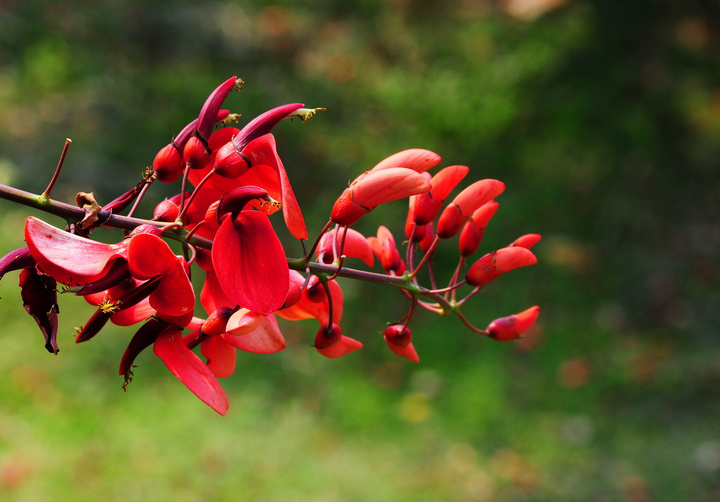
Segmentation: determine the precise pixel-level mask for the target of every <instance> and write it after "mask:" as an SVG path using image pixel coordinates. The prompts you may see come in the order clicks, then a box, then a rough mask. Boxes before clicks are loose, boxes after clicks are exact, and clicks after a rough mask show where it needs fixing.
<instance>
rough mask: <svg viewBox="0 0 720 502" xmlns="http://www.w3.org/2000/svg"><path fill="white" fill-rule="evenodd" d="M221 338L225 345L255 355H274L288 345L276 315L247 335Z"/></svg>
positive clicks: (223, 335)
mask: <svg viewBox="0 0 720 502" xmlns="http://www.w3.org/2000/svg"><path fill="white" fill-rule="evenodd" d="M220 336H221V337H222V339H223V340H224V341H225V343H227V344H229V345H232V346H233V347H235V348H237V349H240V350H244V351H245V352H252V353H255V354H274V353H275V352H280V351H281V350H283V349H284V348H285V345H286V344H285V338H284V337H283V336H282V333H281V332H280V328H279V327H278V324H277V320H276V319H275V316H274V315H269V316H267V317H266V318H264V319H263V320H262V322H261V323H260V325H259V326H258V327H257V328H255V330H254V331H252V332H251V333H248V334H247V335H241V336H235V335H231V334H229V333H224V334H222V335H220Z"/></svg>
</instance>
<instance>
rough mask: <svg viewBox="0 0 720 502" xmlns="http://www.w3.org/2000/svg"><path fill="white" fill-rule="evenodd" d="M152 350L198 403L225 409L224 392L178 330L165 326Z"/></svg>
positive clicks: (224, 411)
mask: <svg viewBox="0 0 720 502" xmlns="http://www.w3.org/2000/svg"><path fill="white" fill-rule="evenodd" d="M153 351H154V352H155V355H157V356H158V357H159V358H160V359H162V361H163V362H164V363H165V366H167V368H168V369H169V370H170V373H172V374H173V375H175V376H176V377H177V378H178V379H179V380H180V381H181V382H182V383H183V384H184V385H185V386H186V387H187V388H188V389H190V391H191V392H192V393H193V394H195V395H196V396H197V397H198V398H199V399H200V400H201V401H202V402H204V403H205V404H207V405H208V406H210V407H211V408H212V409H213V410H215V411H216V412H218V413H219V414H221V415H225V413H226V412H227V409H228V406H229V403H228V399H227V396H226V395H225V391H223V389H222V387H221V386H220V384H219V383H218V381H217V379H216V378H215V375H213V373H212V371H210V368H208V367H207V365H206V364H205V363H203V361H202V360H201V359H200V358H199V357H198V356H197V355H196V354H195V353H194V352H193V351H191V350H190V349H188V348H187V346H186V345H185V342H183V339H182V332H181V330H179V329H177V328H175V327H169V328H167V329H165V330H164V331H163V332H162V333H160V335H158V337H157V340H155V345H154V346H153Z"/></svg>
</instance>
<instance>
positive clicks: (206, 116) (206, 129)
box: [197, 77, 243, 138]
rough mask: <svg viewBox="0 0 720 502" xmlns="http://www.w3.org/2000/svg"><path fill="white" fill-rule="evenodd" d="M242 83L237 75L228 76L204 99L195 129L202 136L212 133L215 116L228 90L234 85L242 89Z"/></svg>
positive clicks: (205, 136) (208, 135)
mask: <svg viewBox="0 0 720 502" xmlns="http://www.w3.org/2000/svg"><path fill="white" fill-rule="evenodd" d="M242 83H243V81H242V80H241V79H239V78H237V77H230V78H229V79H227V80H226V81H225V82H223V83H222V84H220V85H219V86H217V88H215V90H214V91H213V92H212V93H211V94H210V96H208V98H207V100H205V104H203V107H202V109H201V110H200V116H199V117H198V121H197V131H198V132H199V133H200V135H201V136H202V137H203V138H209V137H210V133H212V129H213V126H214V125H215V122H216V117H217V115H218V112H219V111H220V107H221V106H222V104H223V102H224V101H225V98H227V96H228V94H230V91H232V90H233V89H234V88H235V86H238V88H240V89H242V85H241V84H242Z"/></svg>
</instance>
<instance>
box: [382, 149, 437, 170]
mask: <svg viewBox="0 0 720 502" xmlns="http://www.w3.org/2000/svg"><path fill="white" fill-rule="evenodd" d="M441 160H442V159H441V158H440V156H439V155H438V154H437V153H435V152H431V151H430V150H424V149H422V148H410V149H408V150H403V151H401V152H398V153H394V154H392V155H390V156H389V157H387V158H385V159H383V160H381V161H380V162H378V163H377V164H376V165H375V167H373V168H372V169H371V170H370V171H371V172H373V171H380V170H382V169H388V168H391V167H406V168H408V169H412V170H413V171H415V172H418V173H423V172H425V171H427V170H428V169H432V168H433V167H435V166H436V165H438V164H439V163H440V161H441Z"/></svg>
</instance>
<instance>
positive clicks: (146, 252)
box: [127, 234, 178, 281]
mask: <svg viewBox="0 0 720 502" xmlns="http://www.w3.org/2000/svg"><path fill="white" fill-rule="evenodd" d="M127 256H128V266H129V268H130V275H132V276H133V277H134V278H136V279H140V280H141V281H142V280H146V279H150V278H151V277H155V276H156V275H162V274H165V273H166V272H169V271H170V270H172V269H173V268H174V267H175V265H176V264H177V261H178V259H177V256H175V253H173V251H172V249H170V246H168V243H167V242H165V241H164V240H162V239H161V238H160V237H158V236H156V235H152V234H138V235H135V236H134V237H132V238H130V243H129V244H128V251H127Z"/></svg>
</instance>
